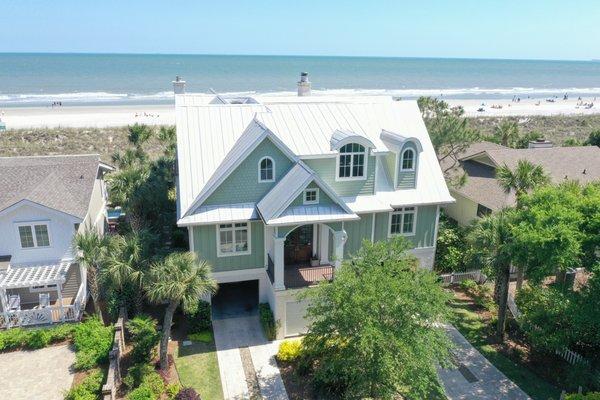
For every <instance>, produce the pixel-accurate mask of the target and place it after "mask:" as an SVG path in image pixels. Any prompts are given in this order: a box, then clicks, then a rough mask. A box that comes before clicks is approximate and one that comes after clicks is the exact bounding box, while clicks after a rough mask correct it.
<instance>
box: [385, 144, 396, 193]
mask: <svg viewBox="0 0 600 400" xmlns="http://www.w3.org/2000/svg"><path fill="white" fill-rule="evenodd" d="M383 159H384V165H385V171H386V172H387V176H388V178H389V181H390V182H391V185H392V186H394V180H395V179H396V153H394V152H389V153H388V154H386V155H385V156H383Z"/></svg>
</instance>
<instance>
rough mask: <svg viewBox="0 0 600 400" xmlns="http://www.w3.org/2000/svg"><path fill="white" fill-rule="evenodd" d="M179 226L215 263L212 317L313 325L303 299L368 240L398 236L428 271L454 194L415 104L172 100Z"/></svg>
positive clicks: (304, 84) (301, 90)
mask: <svg viewBox="0 0 600 400" xmlns="http://www.w3.org/2000/svg"><path fill="white" fill-rule="evenodd" d="M176 120H177V158H178V191H177V192H178V225H179V226H182V227H187V228H188V231H189V245H190V249H191V250H193V251H195V252H196V253H198V255H199V257H200V258H202V259H205V260H207V261H208V262H209V263H210V264H211V265H212V270H213V276H214V278H215V279H216V280H217V281H218V282H219V292H218V294H217V295H216V296H215V297H214V298H213V299H212V301H213V312H214V313H215V314H217V315H216V316H215V317H217V318H218V317H219V315H227V313H228V312H229V311H231V310H233V312H235V310H236V307H238V308H237V310H238V311H240V312H244V311H249V310H252V309H255V307H256V304H257V303H258V302H261V303H262V302H264V303H268V304H269V305H270V307H271V309H272V311H273V313H274V315H275V319H276V320H278V321H279V323H280V329H279V333H278V336H279V337H284V336H292V335H297V334H299V333H302V332H303V331H304V330H305V329H306V322H305V320H304V312H305V309H306V303H305V302H302V301H298V300H297V298H296V294H297V293H298V292H299V291H300V290H302V288H306V287H308V286H310V285H314V284H316V283H317V282H319V281H322V280H330V279H334V276H335V271H336V269H337V268H339V267H340V265H341V262H342V260H343V259H344V258H346V257H348V256H349V255H351V254H353V253H354V252H356V251H357V250H358V249H359V248H360V246H361V243H362V242H363V240H370V241H380V240H388V239H389V238H391V237H394V236H403V237H405V238H406V239H408V241H409V242H410V243H411V245H412V250H411V252H412V253H413V254H414V255H415V256H416V257H417V259H418V260H419V262H420V265H421V267H422V268H431V267H432V264H433V258H434V253H435V245H436V237H437V226H438V215H439V209H440V206H442V205H445V204H448V203H450V202H452V201H453V199H452V197H451V196H450V194H449V192H448V189H447V187H446V183H445V181H444V177H443V175H442V172H441V169H440V166H439V164H438V161H437V158H436V155H435V153H434V149H433V146H432V144H431V141H430V139H429V136H428V133H427V129H426V128H425V125H424V123H423V120H422V119H421V114H420V112H419V109H418V107H417V104H416V102H415V101H394V100H393V99H392V98H389V97H384V96H378V97H369V96H360V97H350V96H311V95H310V82H308V79H307V76H306V75H303V76H302V77H301V80H300V82H299V83H298V96H274V97H268V96H255V97H225V96H207V95H194V94H179V95H176Z"/></svg>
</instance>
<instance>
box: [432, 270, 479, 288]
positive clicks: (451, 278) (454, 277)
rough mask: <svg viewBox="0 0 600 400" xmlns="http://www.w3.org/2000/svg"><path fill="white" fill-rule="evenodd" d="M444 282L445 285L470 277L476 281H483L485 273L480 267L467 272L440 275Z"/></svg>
mask: <svg viewBox="0 0 600 400" xmlns="http://www.w3.org/2000/svg"><path fill="white" fill-rule="evenodd" d="M440 278H441V279H442V283H443V284H444V285H452V284H454V283H460V282H462V281H466V280H468V279H471V280H474V281H475V282H478V283H481V282H482V281H484V280H485V275H484V274H483V273H482V272H481V270H480V269H478V270H474V271H467V272H452V273H450V274H442V275H440Z"/></svg>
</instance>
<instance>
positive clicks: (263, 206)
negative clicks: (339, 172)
mask: <svg viewBox="0 0 600 400" xmlns="http://www.w3.org/2000/svg"><path fill="white" fill-rule="evenodd" d="M312 182H314V183H315V184H316V185H317V186H318V187H319V188H320V189H321V190H322V191H323V192H324V193H325V194H327V196H329V197H330V198H331V200H333V201H334V202H335V204H336V205H337V206H339V211H341V213H338V215H337V217H338V218H339V214H345V215H346V216H347V218H348V219H358V216H357V215H356V214H354V212H353V211H352V210H351V209H350V208H349V207H348V206H347V205H346V203H345V202H344V201H343V200H342V199H341V198H340V197H339V196H338V195H337V194H336V193H335V192H334V191H333V190H332V189H331V188H330V187H329V186H328V185H327V184H326V183H325V182H324V181H323V180H322V179H321V178H320V177H319V176H318V175H317V174H316V173H315V172H314V171H313V170H312V169H310V168H309V167H308V166H307V165H306V164H305V163H303V162H302V161H299V162H298V163H297V164H296V165H295V166H294V167H292V169H291V170H290V171H289V172H288V173H287V174H286V175H285V176H284V177H283V178H282V179H281V180H280V181H279V182H278V183H277V185H275V186H274V187H273V189H271V191H270V192H269V193H267V195H265V197H263V198H262V199H261V201H259V202H258V204H257V205H256V207H257V209H258V212H259V213H260V216H261V218H262V219H263V221H265V223H266V224H267V225H269V223H270V222H273V221H274V220H275V219H277V218H278V217H280V216H281V215H282V213H283V212H284V211H285V210H286V209H287V208H288V207H289V206H290V204H291V203H292V202H293V201H294V199H296V198H297V197H298V196H299V195H300V194H301V193H302V192H303V191H304V189H306V188H307V187H308V185H310V184H311V183H312ZM306 207H311V206H306Z"/></svg>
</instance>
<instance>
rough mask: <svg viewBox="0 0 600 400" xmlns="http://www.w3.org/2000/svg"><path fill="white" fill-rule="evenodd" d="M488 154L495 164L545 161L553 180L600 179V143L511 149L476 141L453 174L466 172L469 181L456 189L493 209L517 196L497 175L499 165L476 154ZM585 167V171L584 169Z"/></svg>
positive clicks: (544, 163) (582, 180)
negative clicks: (486, 163)
mask: <svg viewBox="0 0 600 400" xmlns="http://www.w3.org/2000/svg"><path fill="white" fill-rule="evenodd" d="M476 155H477V156H478V158H479V156H482V157H487V158H489V160H490V161H491V163H492V164H494V165H496V166H498V167H501V166H503V165H505V164H506V165H507V166H508V167H509V168H514V167H515V166H516V165H517V162H518V161H519V160H528V161H530V162H532V163H533V164H538V165H541V166H542V167H543V168H544V170H545V171H546V173H547V174H548V175H550V179H551V180H552V182H553V183H560V182H564V181H565V180H566V179H569V180H577V181H579V182H581V183H588V182H592V181H598V180H600V147H596V146H581V147H551V148H547V149H511V148H507V147H504V146H500V145H498V144H495V143H490V142H479V143H474V144H473V145H472V146H470V147H469V148H468V149H467V150H465V151H464V152H463V154H462V155H461V156H460V157H459V159H460V167H459V168H457V170H456V171H453V174H455V175H458V174H461V173H462V172H466V174H467V176H468V177H467V181H466V183H465V184H464V185H463V186H461V187H458V188H453V189H452V190H453V191H454V192H457V193H459V194H462V195H464V196H466V197H468V198H470V199H472V200H473V201H476V202H478V203H479V204H483V205H484V206H486V207H488V208H491V209H493V210H497V209H500V208H502V207H505V206H508V205H513V204H514V202H515V196H514V194H513V193H506V192H505V191H504V190H503V189H502V188H501V187H500V185H499V184H498V181H497V180H496V178H495V168H493V167H490V166H486V165H484V164H482V163H479V162H477V161H475V160H472V159H471V160H469V158H472V157H474V156H476ZM584 171H585V172H584Z"/></svg>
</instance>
